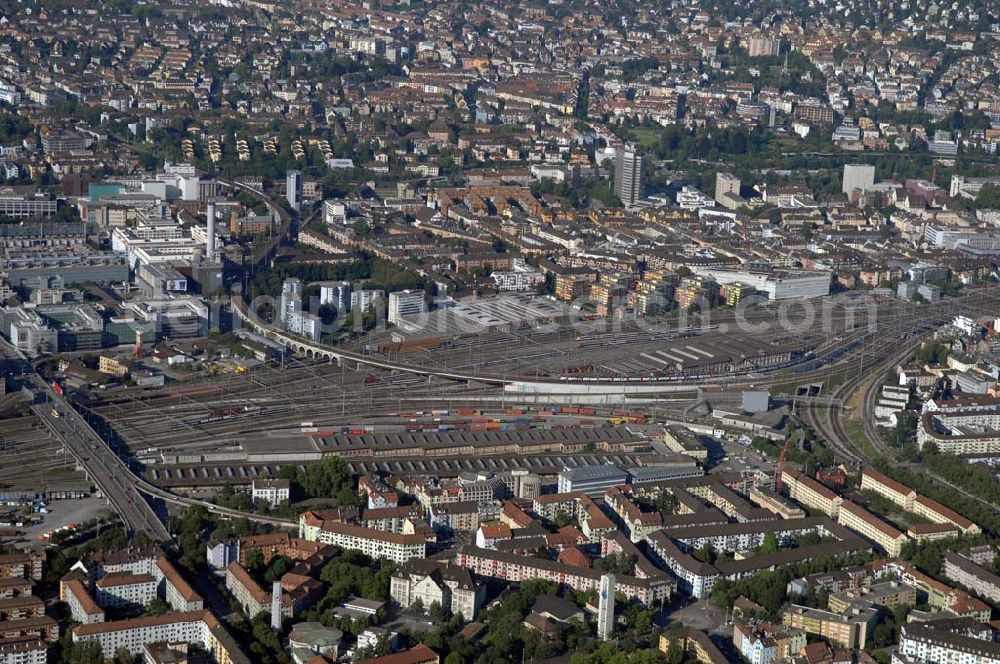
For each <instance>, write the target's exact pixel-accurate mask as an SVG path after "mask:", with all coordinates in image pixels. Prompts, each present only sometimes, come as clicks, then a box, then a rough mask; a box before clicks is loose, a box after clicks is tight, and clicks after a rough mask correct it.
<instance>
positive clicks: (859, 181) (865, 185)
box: [841, 164, 875, 196]
mask: <svg viewBox="0 0 1000 664" xmlns="http://www.w3.org/2000/svg"><path fill="white" fill-rule="evenodd" d="M874 184H875V167H874V166H868V165H866V164H844V180H843V183H842V186H841V191H843V192H844V193H845V194H847V195H848V196H850V195H851V194H852V193H853V192H854V190H858V191H861V192H865V191H868V190H869V189H871V188H872V186H873V185H874Z"/></svg>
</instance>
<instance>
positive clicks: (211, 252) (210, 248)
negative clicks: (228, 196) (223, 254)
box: [205, 203, 215, 263]
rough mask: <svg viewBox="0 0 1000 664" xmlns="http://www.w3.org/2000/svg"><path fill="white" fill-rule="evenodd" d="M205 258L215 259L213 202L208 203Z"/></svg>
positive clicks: (211, 260) (209, 260) (210, 260)
mask: <svg viewBox="0 0 1000 664" xmlns="http://www.w3.org/2000/svg"><path fill="white" fill-rule="evenodd" d="M205 244H206V247H205V258H206V259H207V260H208V262H209V263H211V262H213V261H215V203H209V204H208V237H207V239H206V240H205Z"/></svg>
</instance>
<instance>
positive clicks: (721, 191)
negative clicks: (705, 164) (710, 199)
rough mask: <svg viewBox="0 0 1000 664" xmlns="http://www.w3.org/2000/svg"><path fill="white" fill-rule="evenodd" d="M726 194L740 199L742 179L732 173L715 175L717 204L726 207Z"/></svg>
mask: <svg viewBox="0 0 1000 664" xmlns="http://www.w3.org/2000/svg"><path fill="white" fill-rule="evenodd" d="M725 194H730V195H732V196H735V197H736V198H739V196H740V179H739V178H738V177H736V176H735V175H733V174H732V173H716V174H715V202H716V203H719V204H722V205H724V203H723V201H724V200H725V198H724V196H725Z"/></svg>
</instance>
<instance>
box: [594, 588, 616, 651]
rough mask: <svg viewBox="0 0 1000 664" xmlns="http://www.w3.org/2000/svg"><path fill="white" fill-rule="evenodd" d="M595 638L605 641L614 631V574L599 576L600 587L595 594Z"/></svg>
mask: <svg viewBox="0 0 1000 664" xmlns="http://www.w3.org/2000/svg"><path fill="white" fill-rule="evenodd" d="M597 599H598V608H597V638H599V639H601V640H602V641H607V640H608V639H610V638H611V634H612V632H614V631H615V575H614V574H605V575H603V576H602V577H601V587H600V590H599V591H598V594H597Z"/></svg>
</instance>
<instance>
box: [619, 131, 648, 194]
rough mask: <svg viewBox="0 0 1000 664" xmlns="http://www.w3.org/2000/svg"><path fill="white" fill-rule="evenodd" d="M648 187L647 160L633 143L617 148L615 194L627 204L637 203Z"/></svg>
mask: <svg viewBox="0 0 1000 664" xmlns="http://www.w3.org/2000/svg"><path fill="white" fill-rule="evenodd" d="M645 187H646V160H645V158H644V157H643V156H642V155H641V154H639V152H638V151H637V150H636V149H635V147H634V146H632V145H624V144H622V145H619V146H618V149H617V150H615V195H616V196H618V198H620V199H621V201H622V203H623V204H624V205H625V206H628V207H631V206H633V205H635V204H636V203H637V202H638V201H639V199H640V198H642V195H643V193H644V191H645Z"/></svg>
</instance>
